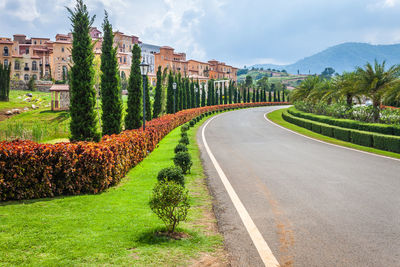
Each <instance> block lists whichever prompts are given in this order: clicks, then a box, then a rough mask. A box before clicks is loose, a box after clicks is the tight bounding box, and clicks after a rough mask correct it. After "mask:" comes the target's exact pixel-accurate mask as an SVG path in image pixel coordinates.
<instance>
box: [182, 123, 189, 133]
mask: <svg viewBox="0 0 400 267" xmlns="http://www.w3.org/2000/svg"><path fill="white" fill-rule="evenodd" d="M188 130H189V125H187V124H184V125H182V127H181V132H187V131H188Z"/></svg>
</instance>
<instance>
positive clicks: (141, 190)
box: [0, 123, 223, 266]
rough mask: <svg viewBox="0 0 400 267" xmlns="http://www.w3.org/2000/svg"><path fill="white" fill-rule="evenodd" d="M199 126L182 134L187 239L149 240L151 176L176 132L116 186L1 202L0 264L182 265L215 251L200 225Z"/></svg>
mask: <svg viewBox="0 0 400 267" xmlns="http://www.w3.org/2000/svg"><path fill="white" fill-rule="evenodd" d="M200 124H201V123H198V124H197V125H196V126H195V127H194V128H191V129H190V130H189V132H188V135H189V138H190V140H191V144H190V145H189V151H190V152H191V154H192V158H193V163H194V164H193V167H192V172H191V174H190V175H188V176H186V177H187V178H186V179H187V180H186V183H187V186H188V188H189V190H190V192H191V206H192V208H191V210H190V212H189V221H188V222H185V223H182V224H181V225H180V227H179V228H178V230H179V231H184V232H186V233H188V234H189V235H190V238H187V239H182V240H170V239H167V238H165V237H159V236H157V235H155V232H157V231H160V230H163V229H164V225H163V223H162V222H161V221H160V220H159V219H158V218H157V217H156V215H154V214H153V213H152V211H151V210H150V208H149V206H148V201H149V197H150V195H151V192H152V188H153V186H154V184H155V182H156V175H157V173H158V171H159V170H160V169H162V168H164V167H167V166H171V165H173V162H172V158H173V156H174V152H173V149H174V148H175V146H176V144H177V143H178V140H179V138H180V128H177V129H175V130H174V131H172V132H171V133H170V134H169V135H167V136H166V137H165V138H164V139H163V140H162V141H161V142H160V145H159V147H158V148H157V149H155V150H154V151H153V152H152V153H151V154H150V155H149V156H148V157H147V158H146V159H145V160H144V161H143V162H141V163H140V164H139V165H138V166H136V167H135V168H133V169H132V170H131V171H130V172H129V173H128V175H127V177H126V178H124V179H123V180H122V182H121V183H120V184H119V185H118V186H116V187H114V188H111V189H109V190H108V191H106V192H103V193H102V194H99V195H82V196H73V197H61V198H54V199H41V200H33V201H23V202H8V203H3V204H0V240H1V242H0V265H1V266H14V265H28V266H29V265H31V266H71V265H93V266H94V265H96V266H97V265H107V266H108V265H118V266H177V265H178V266H181V265H187V264H188V263H190V261H191V260H192V259H193V258H196V257H199V255H200V254H202V253H210V254H213V253H214V252H215V251H217V250H219V249H221V248H222V246H223V245H222V237H221V235H220V234H215V233H213V232H209V231H208V228H207V227H206V226H205V225H204V220H210V219H207V218H205V217H204V215H203V214H204V210H205V209H206V210H209V211H210V210H211V199H210V196H209V194H208V191H207V188H206V186H205V184H204V173H203V169H202V165H201V161H200V157H199V149H198V147H197V144H196V139H195V134H196V131H197V128H198V127H199V126H200Z"/></svg>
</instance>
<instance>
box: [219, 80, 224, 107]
mask: <svg viewBox="0 0 400 267" xmlns="http://www.w3.org/2000/svg"><path fill="white" fill-rule="evenodd" d="M222 86H223V85H222V84H220V85H219V104H220V105H222V104H223V103H224V102H223V99H222ZM224 96H225V94H224Z"/></svg>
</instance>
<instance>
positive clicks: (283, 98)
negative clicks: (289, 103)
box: [282, 91, 285, 102]
mask: <svg viewBox="0 0 400 267" xmlns="http://www.w3.org/2000/svg"><path fill="white" fill-rule="evenodd" d="M282 102H285V91H282Z"/></svg>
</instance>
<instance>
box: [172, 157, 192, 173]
mask: <svg viewBox="0 0 400 267" xmlns="http://www.w3.org/2000/svg"><path fill="white" fill-rule="evenodd" d="M174 164H175V166H177V167H179V168H181V169H182V172H183V174H186V173H187V172H190V168H191V167H192V165H193V162H192V157H191V156H190V154H189V152H178V153H176V154H175V157H174Z"/></svg>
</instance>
